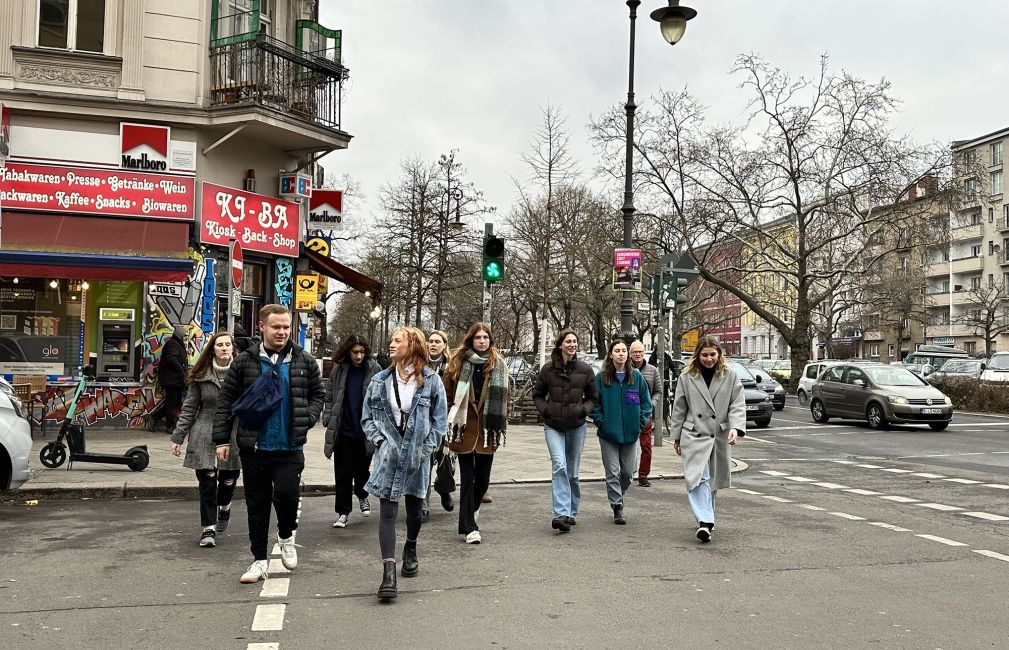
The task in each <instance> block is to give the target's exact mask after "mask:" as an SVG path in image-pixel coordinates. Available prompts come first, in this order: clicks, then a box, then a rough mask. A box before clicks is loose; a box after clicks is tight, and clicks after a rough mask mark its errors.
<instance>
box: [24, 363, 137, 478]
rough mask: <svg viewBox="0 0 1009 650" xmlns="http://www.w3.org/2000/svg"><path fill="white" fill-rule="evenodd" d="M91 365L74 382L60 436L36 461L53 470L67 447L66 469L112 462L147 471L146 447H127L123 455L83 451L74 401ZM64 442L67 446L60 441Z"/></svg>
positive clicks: (92, 370)
mask: <svg viewBox="0 0 1009 650" xmlns="http://www.w3.org/2000/svg"><path fill="white" fill-rule="evenodd" d="M94 376H95V368H94V366H90V365H88V366H84V367H83V368H81V378H80V379H79V380H78V381H77V390H76V391H74V397H73V400H72V401H71V402H70V408H69V409H68V410H67V416H66V418H64V420H63V425H62V426H61V427H60V432H59V435H57V436H56V440H55V441H54V442H50V443H49V444H47V445H46V446H45V447H43V448H42V451H40V452H39V461H40V462H41V463H42V465H44V466H45V467H48V468H49V469H55V468H57V467H59V466H60V465H62V464H63V463H64V462H66V460H67V447H68V446H69V447H70V464H69V465H67V469H71V468H72V467H73V465H74V461H75V460H76V461H78V462H81V463H111V464H113V465H127V466H129V468H130V469H131V470H133V471H134V472H142V471H144V470H145V469H147V465H148V463H150V462H151V455H150V454H149V453H147V445H138V446H136V447H130V448H129V449H127V450H126V453H125V454H122V455H121V456H120V455H117V454H96V453H93V452H89V451H87V450H86V449H85V441H84V425H83V424H75V423H74V417H75V416H76V414H77V401H78V400H79V399H80V397H81V394H82V393H83V392H84V388H85V387H86V385H87V381H88V379H94ZM64 440H66V443H64V442H63V441H64Z"/></svg>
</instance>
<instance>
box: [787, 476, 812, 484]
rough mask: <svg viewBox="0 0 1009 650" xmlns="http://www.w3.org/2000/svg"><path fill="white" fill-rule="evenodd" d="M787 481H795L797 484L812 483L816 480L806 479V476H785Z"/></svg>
mask: <svg viewBox="0 0 1009 650" xmlns="http://www.w3.org/2000/svg"><path fill="white" fill-rule="evenodd" d="M782 478H783V479H785V480H786V481H795V482H796V483H812V482H813V481H815V480H816V479H815V478H806V477H805V476H783V477H782Z"/></svg>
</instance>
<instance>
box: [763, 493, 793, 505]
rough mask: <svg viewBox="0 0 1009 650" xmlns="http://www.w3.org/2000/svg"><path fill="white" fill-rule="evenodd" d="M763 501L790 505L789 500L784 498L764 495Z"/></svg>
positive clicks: (790, 501)
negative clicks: (768, 500)
mask: <svg viewBox="0 0 1009 650" xmlns="http://www.w3.org/2000/svg"><path fill="white" fill-rule="evenodd" d="M764 498H765V499H770V500H771V501H777V502H778V503H792V500H791V499H785V498H784V497H776V496H771V495H770V494H765V495H764Z"/></svg>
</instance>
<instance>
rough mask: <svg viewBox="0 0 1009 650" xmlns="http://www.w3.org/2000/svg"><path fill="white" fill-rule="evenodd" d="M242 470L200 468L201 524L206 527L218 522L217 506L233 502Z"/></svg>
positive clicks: (198, 477) (198, 473)
mask: <svg viewBox="0 0 1009 650" xmlns="http://www.w3.org/2000/svg"><path fill="white" fill-rule="evenodd" d="M240 473H241V470H237V469H220V470H218V469H198V470H196V480H197V481H199V482H200V525H201V526H203V527H204V528H206V527H207V526H213V525H214V524H216V523H217V508H219V507H220V506H226V505H228V504H229V503H231V497H233V496H234V495H235V484H236V483H237V482H238V475H239V474H240Z"/></svg>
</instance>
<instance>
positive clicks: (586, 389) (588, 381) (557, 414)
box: [533, 350, 598, 431]
mask: <svg viewBox="0 0 1009 650" xmlns="http://www.w3.org/2000/svg"><path fill="white" fill-rule="evenodd" d="M554 352H555V354H551V355H550V360H551V362H550V363H548V364H546V365H544V366H543V368H541V369H540V374H539V376H538V377H537V378H536V386H535V387H534V388H533V400H534V401H535V402H536V410H537V411H539V413H540V415H541V416H543V422H544V423H546V425H547V426H548V427H550V428H551V429H557V430H558V431H567V430H569V429H577V428H578V427H580V426H582V425H583V424H585V416H587V415H588V414H589V412H590V411H591V410H592V407H593V406H595V403H596V400H597V399H598V396H597V395H596V382H595V379H596V376H595V373H593V372H592V366H590V365H589V364H587V363H585V362H584V361H582V360H581V359H572V360H571V361H569V362H568V363H567V364H565V363H564V358H563V357H562V356H561V355H560V353H559V352H558V351H556V350H555V351H554Z"/></svg>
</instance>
